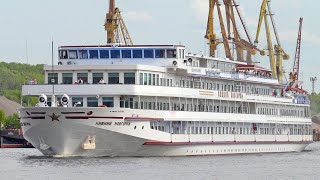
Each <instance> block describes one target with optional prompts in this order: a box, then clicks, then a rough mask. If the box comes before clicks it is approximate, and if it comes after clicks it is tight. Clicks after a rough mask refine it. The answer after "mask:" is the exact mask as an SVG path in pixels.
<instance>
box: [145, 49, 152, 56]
mask: <svg viewBox="0 0 320 180" xmlns="http://www.w3.org/2000/svg"><path fill="white" fill-rule="evenodd" d="M144 58H154V51H153V49H145V50H144Z"/></svg>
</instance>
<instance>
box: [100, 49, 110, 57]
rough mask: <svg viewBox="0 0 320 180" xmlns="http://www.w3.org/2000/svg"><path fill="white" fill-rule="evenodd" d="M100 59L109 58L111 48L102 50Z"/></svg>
mask: <svg viewBox="0 0 320 180" xmlns="http://www.w3.org/2000/svg"><path fill="white" fill-rule="evenodd" d="M100 59H109V50H100Z"/></svg>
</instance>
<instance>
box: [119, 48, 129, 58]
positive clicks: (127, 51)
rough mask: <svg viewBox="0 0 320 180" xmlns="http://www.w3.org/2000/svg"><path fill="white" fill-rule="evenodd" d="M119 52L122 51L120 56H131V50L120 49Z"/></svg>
mask: <svg viewBox="0 0 320 180" xmlns="http://www.w3.org/2000/svg"><path fill="white" fill-rule="evenodd" d="M121 53H122V58H127V59H129V58H131V50H122V51H121Z"/></svg>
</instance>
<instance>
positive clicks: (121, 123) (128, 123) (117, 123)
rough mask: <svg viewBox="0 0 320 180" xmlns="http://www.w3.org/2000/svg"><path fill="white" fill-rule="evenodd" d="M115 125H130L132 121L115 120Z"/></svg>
mask: <svg viewBox="0 0 320 180" xmlns="http://www.w3.org/2000/svg"><path fill="white" fill-rule="evenodd" d="M114 125H115V126H130V122H115V123H114Z"/></svg>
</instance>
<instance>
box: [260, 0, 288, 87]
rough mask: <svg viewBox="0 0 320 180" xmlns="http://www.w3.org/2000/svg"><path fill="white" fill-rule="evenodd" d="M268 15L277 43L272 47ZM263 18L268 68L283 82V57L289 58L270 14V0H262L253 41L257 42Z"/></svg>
mask: <svg viewBox="0 0 320 180" xmlns="http://www.w3.org/2000/svg"><path fill="white" fill-rule="evenodd" d="M268 16H270V19H271V23H272V26H273V31H274V34H275V37H276V40H277V44H276V45H275V46H274V47H273V45H272V38H271V32H270V27H269V22H268ZM263 20H264V22H265V29H266V36H267V43H268V50H269V61H270V68H271V70H272V76H273V77H274V78H278V80H279V82H283V69H282V63H283V59H284V60H288V59H290V56H289V55H288V54H287V53H286V52H285V51H284V50H283V48H282V46H281V43H280V38H279V35H278V31H277V29H276V26H275V21H274V18H273V15H272V14H271V7H270V0H263V2H262V5H261V9H260V16H259V22H258V28H257V33H256V39H255V43H258V42H259V36H260V30H261V26H262V21H263ZM275 55H276V58H275Z"/></svg>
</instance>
